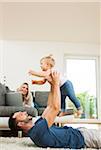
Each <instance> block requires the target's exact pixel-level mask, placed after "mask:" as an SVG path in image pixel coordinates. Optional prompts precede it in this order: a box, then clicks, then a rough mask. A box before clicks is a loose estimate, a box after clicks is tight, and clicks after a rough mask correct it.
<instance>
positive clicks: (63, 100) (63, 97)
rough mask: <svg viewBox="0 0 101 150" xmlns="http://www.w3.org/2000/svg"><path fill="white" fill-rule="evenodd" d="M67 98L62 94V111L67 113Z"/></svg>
mask: <svg viewBox="0 0 101 150" xmlns="http://www.w3.org/2000/svg"><path fill="white" fill-rule="evenodd" d="M65 99H66V96H65V95H62V93H61V111H62V112H65V109H66V102H65Z"/></svg>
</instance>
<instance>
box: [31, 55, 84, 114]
mask: <svg viewBox="0 0 101 150" xmlns="http://www.w3.org/2000/svg"><path fill="white" fill-rule="evenodd" d="M54 66H55V60H54V58H53V57H52V55H49V56H46V57H43V58H42V59H41V60H40V67H41V69H42V71H40V72H36V71H33V70H29V74H30V75H34V76H38V77H42V80H32V84H44V83H45V82H46V81H47V78H49V76H50V73H51V71H52V69H53V67H54ZM60 91H61V113H60V114H59V116H64V115H66V114H67V112H66V103H65V99H66V96H68V97H69V99H70V100H71V101H72V102H73V104H74V105H75V107H76V108H77V113H76V114H77V116H80V115H81V113H82V110H81V105H80V102H79V100H78V99H77V97H76V96H75V92H74V88H73V84H72V82H71V81H69V80H67V79H66V78H65V77H64V76H62V75H60Z"/></svg>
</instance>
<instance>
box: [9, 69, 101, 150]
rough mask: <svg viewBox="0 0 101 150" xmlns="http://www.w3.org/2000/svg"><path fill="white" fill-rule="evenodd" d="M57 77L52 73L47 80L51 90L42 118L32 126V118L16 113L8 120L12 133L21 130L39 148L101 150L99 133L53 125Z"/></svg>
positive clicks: (57, 111)
mask: <svg viewBox="0 0 101 150" xmlns="http://www.w3.org/2000/svg"><path fill="white" fill-rule="evenodd" d="M59 76H60V75H59V73H57V72H56V71H54V72H53V73H51V76H50V77H49V78H48V82H49V83H50V85H51V90H50V93H49V97H48V104H47V107H46V109H45V111H44V112H43V114H42V116H41V117H40V118H39V119H38V120H37V121H36V122H35V123H34V124H33V122H32V117H31V116H29V115H28V114H27V113H26V112H16V113H14V114H12V116H11V117H10V119H9V127H10V128H11V130H13V131H17V130H23V131H24V132H26V133H27V134H28V136H29V137H30V138H31V139H32V141H33V142H34V143H35V144H36V145H37V146H39V147H53V148H73V149H79V148H84V147H91V148H101V131H97V130H90V129H85V128H78V129H73V128H72V127H67V126H64V127H57V126H55V125H53V124H54V119H55V118H56V116H57V114H58V113H59V110H60V88H59Z"/></svg>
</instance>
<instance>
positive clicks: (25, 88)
mask: <svg viewBox="0 0 101 150" xmlns="http://www.w3.org/2000/svg"><path fill="white" fill-rule="evenodd" d="M17 91H18V92H20V93H21V94H22V97H23V106H25V107H33V106H34V103H33V97H32V93H31V92H30V90H29V85H28V83H26V82H25V83H23V84H22V85H21V86H20V87H19V88H18V89H17Z"/></svg>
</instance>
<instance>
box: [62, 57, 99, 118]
mask: <svg viewBox="0 0 101 150" xmlns="http://www.w3.org/2000/svg"><path fill="white" fill-rule="evenodd" d="M67 59H81V60H82V59H86V60H87V59H88V60H90V59H91V60H95V69H96V97H97V115H98V119H101V112H100V82H99V81H100V58H99V56H87V55H83V56H82V55H72V54H64V70H63V72H64V73H65V70H66V60H67Z"/></svg>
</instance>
